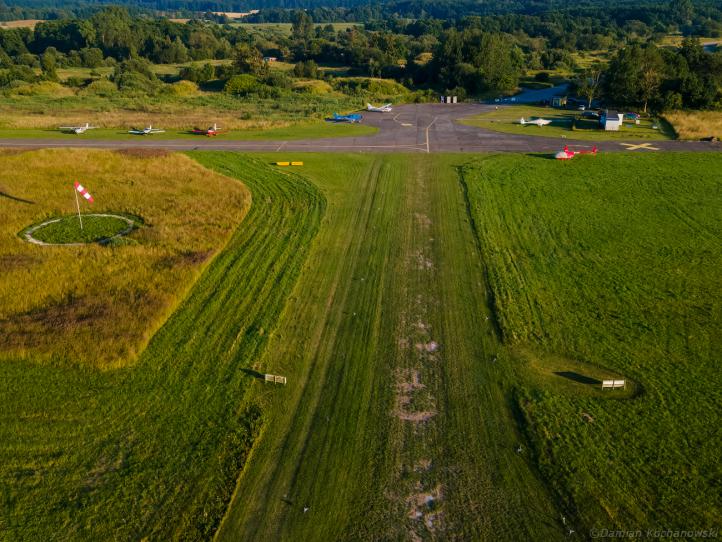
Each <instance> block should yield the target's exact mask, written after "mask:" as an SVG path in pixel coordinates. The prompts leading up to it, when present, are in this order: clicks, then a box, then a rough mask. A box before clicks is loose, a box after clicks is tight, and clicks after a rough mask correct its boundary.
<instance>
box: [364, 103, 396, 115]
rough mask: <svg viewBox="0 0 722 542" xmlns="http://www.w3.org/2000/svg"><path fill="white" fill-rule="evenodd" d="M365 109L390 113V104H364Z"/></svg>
mask: <svg viewBox="0 0 722 542" xmlns="http://www.w3.org/2000/svg"><path fill="white" fill-rule="evenodd" d="M366 109H367V110H368V111H373V112H375V113H391V104H384V105H382V106H379V107H375V106H373V105H371V104H366Z"/></svg>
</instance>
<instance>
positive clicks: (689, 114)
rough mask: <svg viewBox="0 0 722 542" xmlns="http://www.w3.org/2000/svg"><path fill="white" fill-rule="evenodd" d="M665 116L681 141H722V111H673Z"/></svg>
mask: <svg viewBox="0 0 722 542" xmlns="http://www.w3.org/2000/svg"><path fill="white" fill-rule="evenodd" d="M664 116H665V118H666V119H667V121H668V122H669V123H670V124H671V125H672V126H673V127H674V130H675V132H677V135H678V136H679V138H680V139H700V138H702V137H717V138H720V139H722V111H672V112H671V113H665V115H664Z"/></svg>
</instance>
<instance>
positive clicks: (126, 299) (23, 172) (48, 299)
mask: <svg viewBox="0 0 722 542" xmlns="http://www.w3.org/2000/svg"><path fill="white" fill-rule="evenodd" d="M0 169H1V170H2V171H3V176H2V178H1V179H0V202H1V205H2V210H3V212H2V215H1V216H2V218H1V219H0V269H2V273H1V274H0V353H1V354H2V355H3V357H30V356H32V359H33V360H39V359H41V360H45V361H48V360H52V361H54V362H58V363H65V362H79V363H84V364H89V365H93V366H96V367H99V368H111V367H118V366H121V365H124V364H127V363H128V362H130V361H132V360H133V359H134V357H135V355H136V354H137V353H138V352H139V351H140V350H142V348H143V347H144V345H145V344H146V342H147V341H148V339H149V338H150V337H151V336H152V334H153V333H154V331H155V330H156V329H157V328H158V327H159V326H160V325H161V324H162V323H163V321H164V320H165V319H166V317H167V315H169V314H170V312H171V311H172V310H173V308H174V307H175V306H176V305H177V303H178V302H179V301H180V300H181V299H183V297H184V296H185V292H186V291H187V290H188V288H189V287H190V286H191V284H192V283H193V281H194V279H195V278H196V277H197V276H198V274H199V272H200V270H201V269H202V268H203V267H204V266H205V265H206V264H207V263H208V262H209V261H210V260H211V258H212V257H213V255H214V254H215V253H217V252H218V250H219V249H220V248H221V247H222V246H224V244H225V242H226V241H227V239H228V237H229V235H230V234H231V233H232V232H233V230H234V229H235V227H236V226H237V224H238V223H239V222H240V221H241V220H242V218H243V216H245V213H246V212H247V210H248V208H249V206H250V193H249V192H248V190H247V189H246V188H245V187H244V186H242V185H241V184H240V183H238V182H237V181H234V180H230V179H228V178H226V177H224V176H222V175H219V174H216V173H213V172H210V171H208V170H206V169H204V168H203V167H202V166H200V165H199V164H197V163H196V162H195V161H193V160H191V159H190V158H188V157H187V156H185V155H179V154H162V155H157V154H155V155H154V154H151V155H148V154H147V153H146V154H142V155H138V154H128V153H125V154H121V153H117V152H111V151H88V150H42V151H34V152H21V153H11V152H5V153H0ZM74 180H79V181H81V182H82V183H83V184H84V185H86V186H87V188H88V189H89V191H90V192H91V194H92V195H93V196H94V198H95V203H93V204H85V205H84V206H83V212H106V211H108V212H121V213H129V214H133V215H136V216H139V217H141V218H142V219H143V221H144V225H143V226H142V227H140V228H139V229H137V230H135V231H134V232H133V233H132V234H131V235H130V236H129V237H127V238H124V242H121V243H119V244H117V245H116V246H106V247H104V246H100V245H86V246H80V247H71V246H68V247H41V246H36V245H33V244H30V243H28V242H26V241H24V240H23V239H21V238H20V237H19V236H18V233H19V232H20V231H21V230H23V229H24V228H25V227H27V226H29V225H31V224H34V223H38V222H40V221H42V220H43V219H45V218H48V217H52V216H57V215H67V214H72V213H73V212H75V198H74V193H73V181H74Z"/></svg>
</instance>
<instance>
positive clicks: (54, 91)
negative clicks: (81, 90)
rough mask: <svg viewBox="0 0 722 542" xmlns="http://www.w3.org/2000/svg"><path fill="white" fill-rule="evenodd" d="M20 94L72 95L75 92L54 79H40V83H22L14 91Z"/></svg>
mask: <svg viewBox="0 0 722 542" xmlns="http://www.w3.org/2000/svg"><path fill="white" fill-rule="evenodd" d="M12 93H13V94H15V95H18V96H53V97H59V96H72V95H73V94H74V93H73V91H72V90H71V89H69V88H67V87H64V86H63V85H61V84H60V83H56V82H54V81H40V82H39V83H31V84H27V85H22V86H19V87H17V88H15V89H14V90H13V91H12Z"/></svg>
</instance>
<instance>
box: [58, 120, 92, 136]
mask: <svg viewBox="0 0 722 542" xmlns="http://www.w3.org/2000/svg"><path fill="white" fill-rule="evenodd" d="M94 129H95V126H91V125H90V124H88V123H87V122H86V123H85V126H61V127H60V130H62V131H64V132H72V133H74V134H84V133H85V132H86V131H88V130H94Z"/></svg>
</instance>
